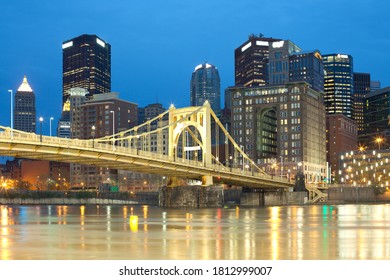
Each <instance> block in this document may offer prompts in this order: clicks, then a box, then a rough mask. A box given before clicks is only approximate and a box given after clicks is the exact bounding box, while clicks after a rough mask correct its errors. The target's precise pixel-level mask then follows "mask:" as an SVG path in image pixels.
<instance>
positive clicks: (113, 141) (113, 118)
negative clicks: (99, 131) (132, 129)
mask: <svg viewBox="0 0 390 280" xmlns="http://www.w3.org/2000/svg"><path fill="white" fill-rule="evenodd" d="M110 113H111V114H112V150H115V140H114V134H115V112H114V111H110Z"/></svg>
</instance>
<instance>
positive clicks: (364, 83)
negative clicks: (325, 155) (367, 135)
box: [352, 73, 371, 134]
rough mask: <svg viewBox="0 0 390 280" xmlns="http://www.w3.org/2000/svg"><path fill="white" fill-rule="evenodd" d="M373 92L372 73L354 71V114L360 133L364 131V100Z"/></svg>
mask: <svg viewBox="0 0 390 280" xmlns="http://www.w3.org/2000/svg"><path fill="white" fill-rule="evenodd" d="M370 92H371V75H370V73H353V97H354V102H353V116H352V118H353V119H354V120H355V121H356V124H357V129H358V134H361V133H362V132H363V126H364V118H363V104H364V103H363V102H364V98H365V97H368V96H369V95H370Z"/></svg>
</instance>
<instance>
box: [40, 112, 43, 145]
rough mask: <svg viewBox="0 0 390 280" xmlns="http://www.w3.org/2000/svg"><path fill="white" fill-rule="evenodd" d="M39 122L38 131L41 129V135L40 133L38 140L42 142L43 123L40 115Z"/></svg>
mask: <svg viewBox="0 0 390 280" xmlns="http://www.w3.org/2000/svg"><path fill="white" fill-rule="evenodd" d="M39 123H40V128H41V129H40V131H41V135H40V138H39V139H40V141H41V142H42V123H43V118H42V117H39Z"/></svg>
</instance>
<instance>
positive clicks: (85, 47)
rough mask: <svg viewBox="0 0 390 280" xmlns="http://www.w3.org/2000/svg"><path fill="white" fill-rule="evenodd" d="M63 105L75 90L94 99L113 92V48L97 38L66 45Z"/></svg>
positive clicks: (78, 38) (89, 36)
mask: <svg viewBox="0 0 390 280" xmlns="http://www.w3.org/2000/svg"><path fill="white" fill-rule="evenodd" d="M62 62H63V63H62V94H63V98H62V104H64V103H65V102H66V100H67V99H68V97H69V94H68V91H69V90H70V89H71V88H84V89H86V90H88V92H89V94H90V95H94V94H98V93H105V92H110V91H111V45H110V44H108V43H107V42H105V41H104V40H103V39H101V38H99V37H98V36H96V35H87V34H84V35H81V36H78V37H76V38H73V39H71V40H67V41H65V42H63V43H62Z"/></svg>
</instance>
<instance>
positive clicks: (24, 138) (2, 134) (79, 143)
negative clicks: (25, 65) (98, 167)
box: [0, 127, 286, 182]
mask: <svg viewBox="0 0 390 280" xmlns="http://www.w3.org/2000/svg"><path fill="white" fill-rule="evenodd" d="M0 129H3V131H0V138H3V139H10V142H15V143H17V142H19V143H22V142H23V143H31V144H40V143H44V144H45V145H46V146H53V147H57V148H75V149H79V148H84V149H87V150H92V151H97V152H98V151H104V152H112V153H115V154H124V155H129V154H130V155H137V156H140V157H145V158H150V159H157V160H162V161H167V162H174V163H176V164H182V165H186V166H194V167H195V166H196V167H198V168H202V167H203V168H207V169H212V170H213V171H214V172H215V173H218V172H221V173H222V172H224V173H226V172H228V173H232V174H236V175H241V176H249V177H250V176H252V177H257V178H263V179H264V178H269V179H272V180H274V181H280V182H285V181H286V180H285V179H282V178H278V177H276V176H275V177H273V176H270V175H267V174H263V173H260V172H256V171H255V170H251V169H249V168H238V167H229V166H224V165H222V164H215V163H211V164H207V165H205V164H204V163H203V162H201V161H197V160H191V159H182V158H176V157H174V156H168V155H165V154H162V153H157V152H152V151H144V150H140V149H136V148H132V147H122V146H117V145H112V144H110V143H98V142H95V141H94V140H91V139H89V140H81V139H69V138H59V137H51V136H45V135H42V136H41V135H39V134H38V135H37V134H34V133H26V132H20V131H15V130H13V131H10V129H9V128H4V127H0Z"/></svg>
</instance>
